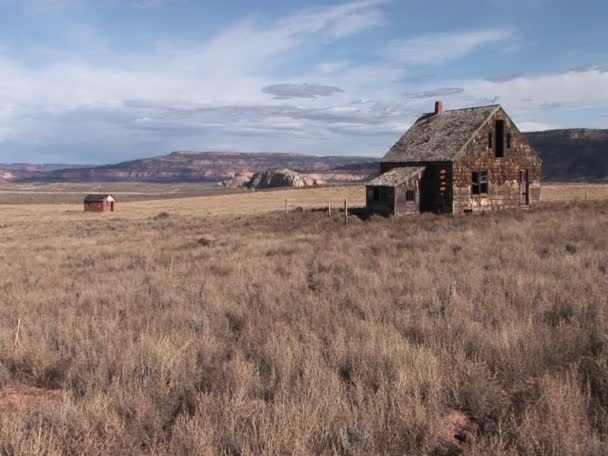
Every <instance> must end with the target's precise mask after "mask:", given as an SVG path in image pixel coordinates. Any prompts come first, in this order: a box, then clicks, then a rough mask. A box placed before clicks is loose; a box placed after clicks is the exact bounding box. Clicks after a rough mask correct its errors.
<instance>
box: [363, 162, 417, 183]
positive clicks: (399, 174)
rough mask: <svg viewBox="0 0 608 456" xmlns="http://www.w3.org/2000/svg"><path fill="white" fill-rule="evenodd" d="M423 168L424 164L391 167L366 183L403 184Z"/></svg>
mask: <svg viewBox="0 0 608 456" xmlns="http://www.w3.org/2000/svg"><path fill="white" fill-rule="evenodd" d="M425 169H426V167H425V166H404V167H400V168H393V169H391V170H390V171H388V172H386V173H384V174H381V175H380V176H378V177H376V178H375V179H374V180H372V181H370V182H368V183H367V184H366V185H370V186H374V187H396V186H398V185H401V184H405V183H406V182H408V181H409V180H410V179H411V178H412V177H415V176H418V175H421V174H422V172H423V171H424V170H425Z"/></svg>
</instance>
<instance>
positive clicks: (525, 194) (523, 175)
mask: <svg viewBox="0 0 608 456" xmlns="http://www.w3.org/2000/svg"><path fill="white" fill-rule="evenodd" d="M529 193H530V185H529V183H528V170H527V169H521V170H519V205H520V206H528V205H529V204H530V196H529Z"/></svg>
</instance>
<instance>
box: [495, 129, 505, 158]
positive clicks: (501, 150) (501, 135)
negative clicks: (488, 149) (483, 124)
mask: <svg viewBox="0 0 608 456" xmlns="http://www.w3.org/2000/svg"><path fill="white" fill-rule="evenodd" d="M495 131H496V145H495V148H494V152H495V156H496V158H502V157H504V156H505V121H504V120H497V121H496V128H495Z"/></svg>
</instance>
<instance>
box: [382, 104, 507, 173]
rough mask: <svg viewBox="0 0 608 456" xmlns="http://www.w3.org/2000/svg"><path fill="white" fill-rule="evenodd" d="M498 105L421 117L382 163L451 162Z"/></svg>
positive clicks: (498, 107)
mask: <svg viewBox="0 0 608 456" xmlns="http://www.w3.org/2000/svg"><path fill="white" fill-rule="evenodd" d="M498 109H500V106H499V105H491V106H480V107H476V108H466V109H454V110H450V111H444V112H440V113H439V114H435V113H431V114H425V115H424V116H422V117H420V118H419V119H418V120H417V121H416V122H415V123H414V125H412V127H411V128H410V129H409V130H408V131H407V132H405V134H404V135H403V136H402V137H401V139H399V141H397V143H396V144H395V145H394V146H393V147H392V148H391V150H389V151H388V153H387V154H386V155H385V156H384V158H383V159H382V161H383V162H416V161H421V162H430V161H452V160H454V159H456V157H457V156H458V154H459V152H460V151H461V150H462V149H463V148H464V146H465V145H466V143H467V142H468V141H469V140H470V139H471V138H472V137H473V135H474V134H475V133H476V132H477V130H479V128H480V127H481V126H482V125H483V124H484V123H485V122H486V120H488V118H489V117H490V116H491V115H492V114H494V112H496V111H497V110H498Z"/></svg>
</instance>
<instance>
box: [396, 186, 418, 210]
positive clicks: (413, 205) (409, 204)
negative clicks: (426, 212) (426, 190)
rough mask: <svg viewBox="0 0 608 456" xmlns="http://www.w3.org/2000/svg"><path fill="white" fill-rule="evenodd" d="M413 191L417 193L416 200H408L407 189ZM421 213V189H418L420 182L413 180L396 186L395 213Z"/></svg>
mask: <svg viewBox="0 0 608 456" xmlns="http://www.w3.org/2000/svg"><path fill="white" fill-rule="evenodd" d="M408 190H410V191H413V192H414V194H415V199H414V201H407V199H406V194H407V191H408ZM419 213H420V191H419V190H418V182H417V181H416V182H411V183H409V184H408V185H400V186H399V187H396V188H395V214H396V215H412V214H419Z"/></svg>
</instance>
